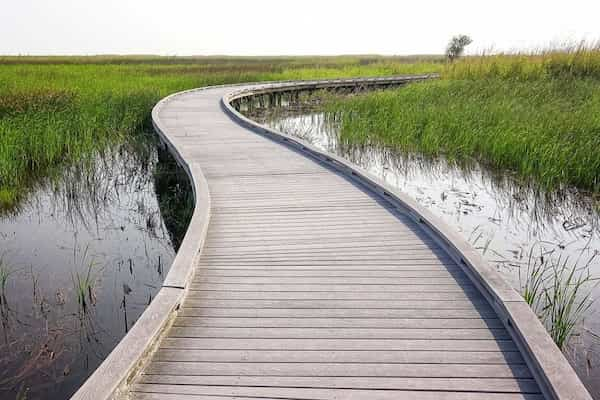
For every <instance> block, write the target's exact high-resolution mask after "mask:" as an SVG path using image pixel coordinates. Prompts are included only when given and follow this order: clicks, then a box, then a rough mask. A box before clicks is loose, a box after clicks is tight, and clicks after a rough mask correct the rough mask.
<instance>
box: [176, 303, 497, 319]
mask: <svg viewBox="0 0 600 400" xmlns="http://www.w3.org/2000/svg"><path fill="white" fill-rule="evenodd" d="M180 314H181V315H182V316H190V317H222V316H230V317H232V318H257V317H260V318H350V317H355V318H386V319H394V318H494V317H497V316H496V313H495V312H494V310H493V309H492V308H491V307H485V308H484V307H481V308H475V307H473V308H471V309H464V308H463V309H449V308H444V309H437V308H434V309H416V310H415V309H389V308H378V309H358V310H353V309H351V308H337V309H336V308H310V309H307V308H304V309H303V308H296V309H290V308H206V307H189V306H188V305H187V303H184V304H183V307H182V309H181V312H180Z"/></svg>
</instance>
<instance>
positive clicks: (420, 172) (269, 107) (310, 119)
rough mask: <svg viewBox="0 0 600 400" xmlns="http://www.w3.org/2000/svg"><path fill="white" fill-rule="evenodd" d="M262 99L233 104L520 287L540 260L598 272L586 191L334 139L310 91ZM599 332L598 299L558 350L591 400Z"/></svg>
mask: <svg viewBox="0 0 600 400" xmlns="http://www.w3.org/2000/svg"><path fill="white" fill-rule="evenodd" d="M399 90H401V89H399ZM338 95H339V94H338ZM267 100H268V101H266V100H265V99H261V100H260V101H258V100H256V101H249V102H245V103H242V104H241V105H239V104H238V107H239V108H240V110H241V111H242V112H244V113H245V114H246V115H247V116H249V117H250V118H252V119H254V120H256V121H257V122H260V123H262V124H264V125H266V126H269V127H271V128H274V129H276V130H279V131H281V132H284V133H287V134H289V135H293V136H296V137H299V138H301V139H304V140H306V141H307V142H309V143H311V144H313V145H315V146H317V147H318V148H320V149H323V150H326V151H328V152H330V153H333V154H337V155H339V156H342V157H344V158H346V159H347V160H350V161H351V162H353V163H354V164H356V165H358V166H360V167H362V168H363V169H365V170H367V171H369V172H370V173H371V174H373V175H375V176H377V177H378V178H379V179H381V180H382V181H384V182H386V183H388V184H390V185H391V186H392V187H394V188H396V189H397V190H398V191H401V192H403V193H406V194H408V195H409V196H411V197H413V198H414V199H415V200H417V201H418V202H419V203H420V204H421V205H423V206H424V207H426V208H427V209H429V210H430V211H431V212H433V213H434V214H435V215H437V216H438V217H441V218H442V219H443V220H444V221H445V222H446V223H448V224H449V225H450V226H452V227H453V228H454V229H456V230H457V231H458V232H460V234H461V235H462V236H463V237H464V238H465V239H466V240H467V241H468V242H470V243H471V244H472V245H473V246H474V247H475V248H476V249H477V250H479V251H480V252H481V254H482V255H483V257H484V258H485V259H486V260H487V261H488V262H489V263H490V264H491V265H492V266H494V267H495V268H497V269H498V271H500V273H501V274H502V275H503V276H504V277H505V279H506V280H508V281H509V282H510V283H511V284H512V285H513V287H515V289H517V290H519V291H520V292H522V288H523V286H524V285H525V282H526V280H527V276H528V275H529V274H530V273H531V270H532V269H533V268H534V267H535V266H540V265H544V266H545V265H551V264H555V265H559V264H561V263H566V264H565V265H568V266H569V267H570V266H574V265H577V268H576V269H577V271H578V272H577V273H578V274H579V273H587V271H589V273H590V274H591V276H594V277H600V214H599V211H598V209H597V208H596V205H595V203H594V200H593V199H592V198H591V197H590V196H589V195H586V194H585V193H581V192H579V191H578V190H576V189H575V188H568V189H565V190H564V191H562V192H561V193H547V192H544V191H541V190H540V189H539V188H536V187H535V185H534V184H527V185H524V184H523V183H522V182H519V181H518V180H517V179H515V178H514V177H513V176H512V175H511V174H510V173H509V172H507V171H494V170H491V169H489V168H485V167H484V166H482V165H479V164H477V163H475V162H473V163H469V165H456V164H453V163H449V162H447V161H446V160H444V159H442V158H436V159H430V158H425V157H423V156H420V155H418V154H403V153H400V152H397V151H394V150H391V149H386V148H382V147H378V146H355V145H352V144H351V143H342V142H340V140H339V137H340V136H339V135H340V129H341V128H340V127H341V121H340V120H339V118H338V117H337V116H336V115H332V114H328V113H326V112H324V111H323V109H322V107H321V106H319V99H318V95H317V96H316V98H314V97H311V96H307V97H305V98H304V99H303V97H302V96H298V95H297V94H294V95H290V96H289V97H285V96H284V97H283V98H278V99H267ZM585 291H587V292H588V293H589V292H590V291H591V293H592V297H591V300H593V299H594V298H595V297H597V296H598V295H600V288H599V286H597V285H595V282H593V281H592V282H590V283H588V284H586V287H585V290H584V291H583V292H585ZM583 294H584V295H585V293H583ZM599 335H600V303H598V302H594V303H592V305H591V307H590V308H589V309H588V310H587V311H586V313H585V316H584V318H583V319H582V321H581V323H580V324H579V325H578V327H577V329H576V333H575V334H574V335H573V336H572V337H571V339H570V340H569V342H568V345H567V346H566V347H565V349H564V352H565V354H566V355H567V358H568V359H569V361H570V362H571V364H572V365H573V366H574V367H575V369H576V371H577V373H578V375H579V376H580V377H581V379H582V381H584V383H585V385H586V387H587V388H588V390H589V391H590V392H591V393H592V395H593V396H595V397H596V398H600V368H599V367H600V336H599Z"/></svg>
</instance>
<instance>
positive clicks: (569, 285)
mask: <svg viewBox="0 0 600 400" xmlns="http://www.w3.org/2000/svg"><path fill="white" fill-rule="evenodd" d="M582 254H583V252H582ZM552 255H553V253H552V252H544V251H543V250H542V249H541V248H540V251H539V255H537V254H536V255H534V249H533V248H532V250H531V251H530V255H529V260H528V264H527V269H526V275H525V277H524V278H523V277H521V276H519V278H520V280H521V293H522V295H523V298H524V299H525V301H526V302H527V304H529V306H530V307H531V308H532V310H533V311H534V312H535V313H536V314H537V315H538V317H539V318H540V320H541V321H542V322H543V323H544V324H545V326H546V329H547V330H548V332H549V333H550V336H551V337H552V339H553V340H554V342H555V343H556V345H557V346H558V347H559V348H561V349H564V348H565V346H566V345H567V344H568V342H569V339H570V338H571V336H572V335H573V333H574V331H575V330H576V328H577V325H578V324H579V322H580V321H581V318H582V317H583V315H584V314H585V312H586V311H587V310H588V309H589V308H590V307H591V306H592V304H593V299H592V289H593V288H594V287H595V286H596V285H597V281H598V280H599V279H600V278H598V277H594V276H592V275H591V272H590V266H591V263H592V261H593V260H594V258H595V257H596V254H595V253H594V255H593V256H592V257H590V259H589V260H588V261H587V262H586V263H584V264H582V265H581V264H580V263H579V261H580V259H578V260H575V261H574V262H570V260H569V258H568V257H562V256H560V255H559V256H558V257H552ZM580 258H581V257H580Z"/></svg>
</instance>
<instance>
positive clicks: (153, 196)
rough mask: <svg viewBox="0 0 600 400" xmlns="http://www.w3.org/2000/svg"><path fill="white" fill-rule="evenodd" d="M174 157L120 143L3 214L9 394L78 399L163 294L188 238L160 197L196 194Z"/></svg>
mask: <svg viewBox="0 0 600 400" xmlns="http://www.w3.org/2000/svg"><path fill="white" fill-rule="evenodd" d="M159 157H161V158H163V160H162V161H161V163H159ZM168 157H169V156H168V155H166V154H165V153H163V152H162V151H161V152H160V153H159V149H158V148H157V147H156V145H155V143H154V141H153V140H147V139H146V140H141V142H140V141H139V140H138V142H137V143H133V144H132V143H129V144H120V145H118V146H116V147H115V148H113V149H111V150H109V151H107V152H105V153H103V154H96V155H94V156H93V157H91V158H90V160H89V161H88V162H87V163H85V162H84V163H83V164H82V165H77V166H73V167H70V168H67V169H66V170H64V171H61V172H60V176H59V177H55V178H48V179H43V180H42V182H41V183H40V184H38V185H37V188H36V189H35V191H34V192H33V193H31V194H30V195H29V196H28V198H29V200H28V201H26V202H25V203H24V204H21V206H20V209H19V210H17V211H13V212H10V213H7V212H5V213H4V214H3V215H2V216H1V217H0V243H1V253H0V256H1V260H2V268H3V269H4V270H5V271H7V274H8V278H7V280H6V286H5V288H4V291H3V293H2V296H1V297H2V303H1V311H2V313H1V319H0V321H1V323H0V398H2V399H15V398H18V399H25V398H26V399H42V398H45V399H49V398H52V399H61V398H68V397H69V396H70V395H71V394H72V393H73V392H74V391H75V390H76V389H77V388H78V387H79V386H80V385H81V384H82V383H83V381H84V380H85V378H87V377H88V376H89V375H90V374H91V373H92V372H93V371H94V369H95V368H96V367H97V366H98V365H99V364H100V363H101V361H102V360H103V359H104V358H105V357H106V356H107V355H108V353H109V352H110V351H111V350H112V349H113V348H114V347H115V346H116V344H117V343H118V342H119V340H120V339H121V338H122V337H123V336H124V335H125V333H126V332H127V331H128V329H129V328H131V326H132V325H133V324H134V323H135V321H136V320H137V318H138V317H139V316H140V314H141V313H142V312H143V311H144V309H145V308H146V306H147V305H148V304H149V302H150V301H151V300H152V298H153V297H154V295H155V294H156V293H157V291H158V290H159V288H160V286H161V283H162V281H163V278H164V276H165V274H166V273H167V272H168V268H169V266H170V265H171V261H172V260H173V257H174V254H175V248H174V247H175V246H174V244H175V245H176V242H177V240H178V238H177V237H175V236H173V235H172V233H171V232H172V231H173V230H171V231H170V230H169V229H167V227H168V224H169V221H168V220H167V223H165V215H163V212H164V210H162V211H163V212H161V208H160V207H159V203H160V201H161V198H163V199H165V198H166V199H167V200H171V199H172V195H173V193H175V194H176V192H178V191H188V192H189V188H187V187H185V185H187V181H185V176H183V179H184V182H185V183H182V184H181V185H182V186H178V185H179V183H177V182H178V181H177V179H173V176H177V177H180V176H181V175H182V174H183V172H182V171H180V170H177V169H176V167H175V166H174V162H173V161H172V160H170V159H169V158H168ZM159 188H160V190H158V189H159ZM183 205H184V203H182V204H181V206H182V207H183ZM170 211H171V210H167V212H168V213H169V212H170ZM167 217H169V215H167ZM175 230H177V229H175ZM180 231H181V230H180ZM183 231H185V229H183ZM84 282H89V285H86V284H85V283H84ZM79 286H82V295H79V294H78V293H79V290H78V287H79Z"/></svg>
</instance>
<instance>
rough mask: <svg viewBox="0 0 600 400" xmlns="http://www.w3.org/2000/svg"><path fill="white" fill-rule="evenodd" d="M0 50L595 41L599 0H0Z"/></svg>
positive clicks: (362, 49) (382, 50)
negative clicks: (455, 38)
mask: <svg viewBox="0 0 600 400" xmlns="http://www.w3.org/2000/svg"><path fill="white" fill-rule="evenodd" d="M1 2H2V3H3V4H2V6H1V7H0V54H5V55H6V54H28V55H59V54H161V55H211V54H228V55H284V54H290V55H291V54H433V53H442V52H443V51H444V48H445V46H446V43H447V42H448V40H449V38H450V37H451V36H452V35H454V34H458V33H464V34H467V35H470V36H471V37H472V38H473V40H474V42H473V44H472V45H471V46H470V51H469V52H471V53H473V52H480V51H482V50H490V49H492V48H493V49H496V50H504V51H507V50H515V49H524V48H531V47H532V46H535V47H544V46H546V47H547V46H548V45H550V44H552V43H556V42H564V41H571V42H572V41H578V40H581V39H587V40H588V41H596V40H598V39H600V22H599V19H598V18H599V16H600V0H569V1H555V0H502V1H486V0H479V1H471V0H447V1H438V0H412V1H407V2H404V1H399V0H396V1H393V0H390V1H383V0H361V1H355V0H345V1H326V0H303V1H295V2H291V1H284V0H280V1H275V0H221V1H202V0H1Z"/></svg>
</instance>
